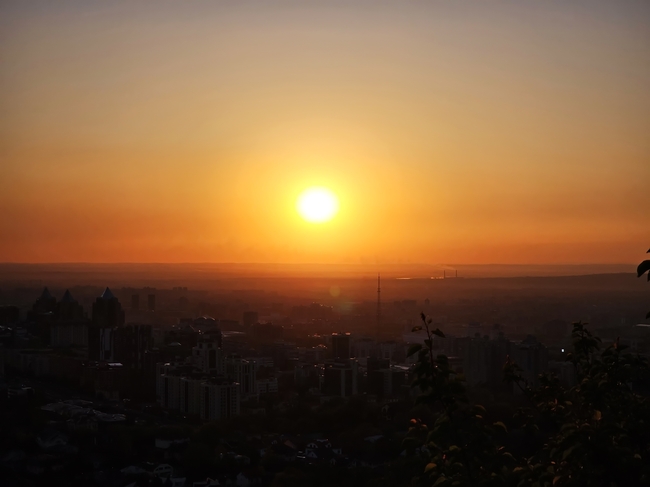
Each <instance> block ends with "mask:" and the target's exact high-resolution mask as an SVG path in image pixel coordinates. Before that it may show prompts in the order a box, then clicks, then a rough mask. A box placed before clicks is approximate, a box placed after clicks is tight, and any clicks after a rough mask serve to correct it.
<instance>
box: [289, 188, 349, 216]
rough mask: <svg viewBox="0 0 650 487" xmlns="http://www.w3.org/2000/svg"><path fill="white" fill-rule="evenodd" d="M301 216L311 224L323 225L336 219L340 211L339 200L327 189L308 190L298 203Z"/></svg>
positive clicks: (299, 198)
mask: <svg viewBox="0 0 650 487" xmlns="http://www.w3.org/2000/svg"><path fill="white" fill-rule="evenodd" d="M296 209H297V210H298V213H300V216H302V217H303V218H304V219H305V220H307V221H308V222H311V223H323V222H326V221H329V220H331V219H332V218H334V216H335V215H336V213H338V211H339V200H338V198H337V197H336V195H335V194H334V193H333V192H332V191H330V190H329V189H327V188H322V187H312V188H307V189H306V190H304V191H303V192H302V193H300V196H298V200H297V201H296Z"/></svg>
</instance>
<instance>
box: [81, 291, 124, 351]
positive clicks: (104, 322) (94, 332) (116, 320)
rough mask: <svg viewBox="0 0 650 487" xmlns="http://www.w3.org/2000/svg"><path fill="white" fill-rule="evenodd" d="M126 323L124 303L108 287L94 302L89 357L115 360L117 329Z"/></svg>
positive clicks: (89, 336) (89, 338)
mask: <svg viewBox="0 0 650 487" xmlns="http://www.w3.org/2000/svg"><path fill="white" fill-rule="evenodd" d="M123 325H124V310H122V305H121V304H120V302H119V301H118V300H117V298H116V297H115V296H114V295H113V293H112V292H111V290H110V289H108V288H106V289H105V290H104V292H103V293H102V295H101V296H100V297H98V298H97V299H96V300H95V302H94V303H93V315H92V326H91V327H90V328H89V329H88V358H89V359H90V360H97V361H108V362H112V361H114V360H115V333H114V331H115V329H116V328H119V327H121V326H123Z"/></svg>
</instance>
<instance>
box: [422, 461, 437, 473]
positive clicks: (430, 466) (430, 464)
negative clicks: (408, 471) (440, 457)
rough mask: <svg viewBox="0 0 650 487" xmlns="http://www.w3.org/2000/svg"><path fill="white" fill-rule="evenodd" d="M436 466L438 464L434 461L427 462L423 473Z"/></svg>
mask: <svg viewBox="0 0 650 487" xmlns="http://www.w3.org/2000/svg"><path fill="white" fill-rule="evenodd" d="M437 466H438V465H436V464H435V463H429V464H427V466H426V467H424V473H427V472H428V471H429V470H433V469H434V468H436V467H437Z"/></svg>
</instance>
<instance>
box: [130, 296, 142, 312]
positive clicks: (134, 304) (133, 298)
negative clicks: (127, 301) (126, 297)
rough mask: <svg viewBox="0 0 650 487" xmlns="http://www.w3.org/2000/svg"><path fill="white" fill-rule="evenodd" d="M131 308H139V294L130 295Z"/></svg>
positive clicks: (134, 309) (136, 309) (135, 309)
mask: <svg viewBox="0 0 650 487" xmlns="http://www.w3.org/2000/svg"><path fill="white" fill-rule="evenodd" d="M131 309H132V310H133V311H138V310H139V309H140V295H139V294H133V295H132V296H131Z"/></svg>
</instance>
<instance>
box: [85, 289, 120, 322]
mask: <svg viewBox="0 0 650 487" xmlns="http://www.w3.org/2000/svg"><path fill="white" fill-rule="evenodd" d="M92 320H93V326H98V327H103V328H110V327H114V326H122V325H123V324H124V311H123V310H122V305H121V304H120V302H119V301H118V300H117V298H116V297H115V296H114V295H113V293H112V292H111V290H110V289H108V288H106V289H105V290H104V292H103V293H102V295H101V296H99V297H98V298H97V299H96V300H95V302H94V303H93V315H92Z"/></svg>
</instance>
